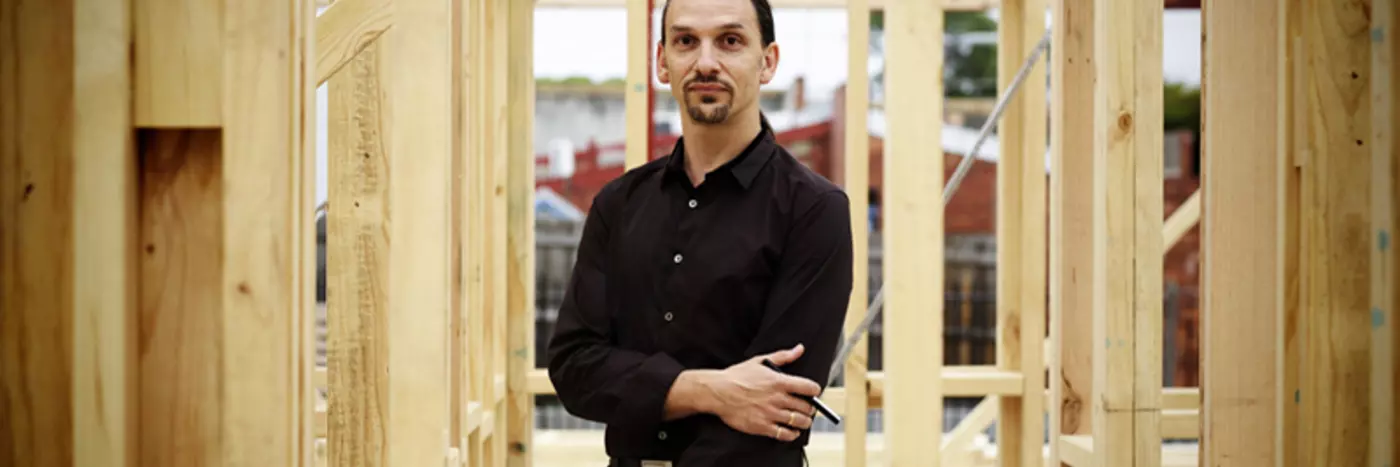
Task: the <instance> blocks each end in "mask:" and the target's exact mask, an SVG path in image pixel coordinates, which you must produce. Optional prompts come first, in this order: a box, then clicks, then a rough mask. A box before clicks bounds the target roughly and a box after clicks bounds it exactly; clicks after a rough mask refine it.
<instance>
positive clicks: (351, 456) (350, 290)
mask: <svg viewBox="0 0 1400 467" xmlns="http://www.w3.org/2000/svg"><path fill="white" fill-rule="evenodd" d="M385 42H387V40H386V39H385V36H380V39H377V40H375V41H374V43H372V44H369V45H368V46H366V47H365V48H364V50H362V51H360V53H359V54H358V55H356V56H355V58H353V59H351V60H350V61H349V63H348V64H346V65H345V67H344V68H341V69H340V71H338V72H336V73H335V74H334V75H331V77H330V79H328V80H327V81H326V85H327V87H328V88H329V89H328V91H329V92H328V94H327V95H328V98H329V102H328V103H327V112H328V115H327V133H328V136H329V138H328V141H327V144H328V147H327V150H326V153H327V159H328V161H327V166H328V167H327V168H328V169H329V176H328V177H327V179H328V181H329V183H330V186H329V187H327V195H328V197H327V208H326V234H327V235H326V288H327V289H326V326H327V334H326V354H327V355H326V367H327V373H328V375H327V379H328V381H327V403H328V408H327V410H328V413H327V427H328V434H327V440H326V445H327V451H328V453H329V465H330V466H332V467H361V466H363V467H384V466H387V465H388V459H387V457H386V456H387V451H386V444H385V441H386V439H385V434H386V433H387V420H386V418H385V416H386V415H387V411H388V408H389V394H388V392H389V387H388V385H389V359H388V357H389V354H388V351H389V349H388V331H389V328H388V319H389V308H388V305H389V301H388V299H389V297H388V295H387V294H385V293H384V291H385V290H386V289H387V288H388V286H389V283H388V280H389V276H388V267H389V263H388V260H389V255H390V254H392V253H393V252H391V251H390V250H389V237H388V234H389V232H388V228H389V225H388V223H389V205H388V203H389V174H390V171H389V163H390V161H389V153H388V148H387V147H386V146H387V144H388V140H387V138H388V135H386V134H385V131H386V130H388V129H389V128H388V123H389V120H388V118H389V115H388V111H389V110H388V106H387V105H386V104H387V103H386V98H387V95H386V93H387V87H388V85H389V83H388V81H387V78H388V77H387V76H386V75H387V72H388V67H387V66H384V65H385V62H386V60H388V56H387V54H386V53H385V50H386V48H385Z"/></svg>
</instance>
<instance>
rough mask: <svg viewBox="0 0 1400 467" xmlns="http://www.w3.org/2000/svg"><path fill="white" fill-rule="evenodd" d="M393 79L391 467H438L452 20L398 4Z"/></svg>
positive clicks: (443, 8) (424, 4)
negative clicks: (427, 466) (426, 466)
mask: <svg viewBox="0 0 1400 467" xmlns="http://www.w3.org/2000/svg"><path fill="white" fill-rule="evenodd" d="M394 9H395V10H394V18H395V19H394V28H393V29H392V30H391V31H389V32H387V33H386V35H385V36H384V39H385V40H387V41H388V42H387V43H386V45H387V47H386V54H387V56H388V61H387V62H386V65H388V67H387V68H388V69H389V80H388V81H389V89H390V94H389V96H390V105H389V115H390V119H389V143H390V146H389V165H390V170H389V180H388V182H389V212H390V213H392V220H391V221H390V223H389V226H388V232H389V248H390V252H391V253H390V256H389V276H388V277H389V280H388V282H389V287H388V293H389V298H388V300H389V332H388V339H389V343H388V349H389V368H390V371H392V372H393V375H394V376H393V377H392V378H389V383H388V387H389V400H390V401H392V403H391V405H390V406H389V411H388V426H389V431H388V435H387V437H386V440H387V444H388V451H389V452H388V459H389V464H390V465H439V464H441V463H443V462H444V459H445V457H446V453H447V447H448V443H447V440H446V439H445V438H446V436H447V435H448V432H449V427H448V424H449V422H450V418H449V416H448V413H449V406H450V405H449V404H450V398H449V391H448V388H449V383H448V381H447V379H448V377H449V375H448V368H447V367H448V360H447V351H448V346H449V339H448V337H449V336H448V335H449V333H450V326H449V318H448V313H449V311H450V310H449V304H448V301H449V300H450V296H451V284H449V283H448V279H449V277H450V276H449V273H450V268H449V263H450V252H451V251H450V250H451V249H450V245H449V238H448V235H449V225H448V224H449V215H448V208H449V204H448V195H449V194H450V173H451V161H450V152H451V138H452V136H451V131H452V128H451V115H452V113H451V112H452V102H451V99H450V97H451V88H452V84H451V80H452V76H451V73H450V63H451V53H450V46H449V45H450V42H449V39H450V38H451V33H450V31H449V26H450V25H451V21H450V19H451V10H450V5H449V4H448V3H447V2H441V1H429V0H394Z"/></svg>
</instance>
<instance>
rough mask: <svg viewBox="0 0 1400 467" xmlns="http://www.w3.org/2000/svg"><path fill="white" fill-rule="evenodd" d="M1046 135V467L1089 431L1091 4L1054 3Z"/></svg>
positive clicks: (1075, 1) (1085, 1)
mask: <svg viewBox="0 0 1400 467" xmlns="http://www.w3.org/2000/svg"><path fill="white" fill-rule="evenodd" d="M1051 5H1052V9H1051V16H1052V22H1053V23H1054V24H1055V27H1054V28H1053V30H1052V31H1051V47H1050V49H1051V50H1053V51H1054V53H1051V54H1050V55H1049V58H1048V60H1049V65H1050V72H1051V79H1050V85H1051V93H1052V95H1053V97H1052V98H1051V101H1052V102H1053V104H1052V105H1051V106H1050V111H1051V118H1050V130H1051V133H1052V134H1053V136H1052V137H1051V138H1050V142H1051V147H1050V148H1051V158H1050V163H1051V168H1050V189H1051V192H1052V195H1051V196H1050V199H1051V203H1053V204H1052V205H1051V208H1050V241H1051V245H1050V274H1049V276H1050V278H1049V281H1050V291H1051V292H1050V320H1051V325H1050V334H1051V337H1050V340H1051V342H1052V343H1053V344H1054V346H1053V350H1052V351H1051V352H1050V353H1051V355H1050V362H1051V363H1050V372H1049V373H1050V394H1051V397H1050V403H1049V405H1050V427H1051V429H1050V433H1051V442H1050V463H1051V465H1052V466H1058V465H1059V463H1060V461H1061V459H1060V457H1061V456H1060V452H1059V451H1060V447H1061V446H1062V444H1061V443H1058V442H1055V439H1056V438H1058V437H1059V436H1060V435H1061V434H1063V435H1088V434H1090V433H1091V426H1092V424H1093V416H1092V402H1091V401H1092V400H1093V399H1092V398H1091V395H1092V394H1093V388H1094V386H1093V384H1094V380H1093V372H1092V368H1093V362H1092V356H1093V353H1094V351H1093V349H1092V347H1091V342H1093V332H1092V331H1093V326H1092V322H1093V321H1092V316H1093V315H1092V306H1093V298H1092V297H1093V289H1092V281H1091V280H1092V279H1093V277H1094V274H1093V269H1094V262H1093V257H1092V255H1090V254H1086V253H1088V252H1092V251H1093V236H1092V233H1093V232H1092V221H1093V212H1094V211H1093V199H1094V198H1093V179H1094V165H1093V157H1092V155H1093V148H1094V146H1093V141H1094V140H1093V127H1092V125H1093V123H1094V111H1095V107H1094V86H1093V84H1092V83H1093V82H1094V75H1095V73H1096V69H1095V61H1094V42H1095V41H1094V33H1095V31H1094V7H1095V5H1094V2H1093V1H1092V0H1052V4H1051Z"/></svg>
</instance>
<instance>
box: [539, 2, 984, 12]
mask: <svg viewBox="0 0 1400 467" xmlns="http://www.w3.org/2000/svg"><path fill="white" fill-rule="evenodd" d="M867 1H868V2H869V4H870V9H871V10H884V9H885V4H886V3H888V0H867ZM626 2H627V0H536V1H535V6H536V7H570V8H574V7H581V8H623V7H625V6H626ZM662 3H663V2H657V6H658V7H660V6H661V4H662ZM768 3H769V4H771V5H773V8H778V9H781V8H832V9H835V8H840V9H845V8H846V0H771V1H769V2H768ZM940 3H942V4H943V9H944V10H948V11H985V10H990V9H992V8H995V7H996V6H997V3H998V2H997V1H996V0H943V1H942V2H940Z"/></svg>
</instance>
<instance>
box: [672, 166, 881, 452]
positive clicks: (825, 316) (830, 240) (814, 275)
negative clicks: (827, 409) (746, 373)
mask: <svg viewBox="0 0 1400 467" xmlns="http://www.w3.org/2000/svg"><path fill="white" fill-rule="evenodd" d="M852 255H853V254H852V244H851V216H850V201H849V200H848V199H847V198H846V196H845V192H842V191H833V192H828V193H826V194H823V195H821V196H820V197H819V198H818V199H817V200H816V201H815V202H814V203H813V204H812V206H811V207H810V208H809V209H807V210H806V212H804V213H803V214H802V215H800V216H799V217H798V218H797V221H796V222H794V223H793V226H792V229H791V231H790V233H789V234H788V241H787V246H786V248H785V251H784V252H783V254H782V258H781V260H780V261H779V266H778V273H777V276H776V281H775V283H774V286H773V289H772V291H771V293H770V294H769V298H768V303H767V305H766V306H765V309H764V315H763V319H762V322H761V324H760V327H759V331H758V334H757V335H756V336H755V338H754V339H753V341H751V342H750V344H749V346H748V349H747V350H746V352H745V355H744V357H745V358H749V357H753V356H756V355H762V354H767V353H771V352H774V351H777V350H782V349H787V348H792V347H793V346H795V345H797V344H799V343H801V344H803V346H804V347H805V350H804V351H803V353H802V356H801V357H800V358H798V359H797V360H796V361H794V362H792V363H789V364H788V365H787V366H785V367H784V368H783V370H784V371H786V372H788V373H790V374H794V375H797V376H801V377H803V378H807V379H810V380H812V381H815V382H816V383H817V384H818V385H820V386H821V387H822V388H823V390H825V388H826V382H827V381H826V380H827V377H828V376H829V375H830V372H831V363H832V361H833V360H835V358H836V351H837V350H838V348H839V347H838V346H839V345H840V340H841V329H842V327H843V326H844V324H845V320H846V310H847V309H848V307H849V301H850V298H851V280H852ZM809 437H810V432H809V431H808V432H804V433H802V434H801V436H799V437H798V439H797V440H796V441H793V442H784V441H780V440H777V439H774V438H772V437H767V436H755V435H749V434H746V433H743V432H740V431H738V430H735V429H733V428H730V427H729V426H728V425H726V424H724V422H723V421H721V420H720V419H719V418H718V417H709V418H707V419H706V420H705V421H704V423H702V424H701V427H700V429H699V435H698V439H697V440H696V442H695V443H694V444H692V446H691V448H690V449H688V450H687V451H686V454H685V456H686V457H685V458H684V459H683V460H682V462H681V463H682V464H683V465H696V466H709V465H716V466H720V465H735V464H733V462H739V463H740V464H742V465H774V466H786V465H801V463H789V461H790V460H792V459H797V460H800V459H801V456H800V454H801V449H800V447H801V446H804V445H806V443H807V440H808V438H809ZM794 456H796V457H794Z"/></svg>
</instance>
